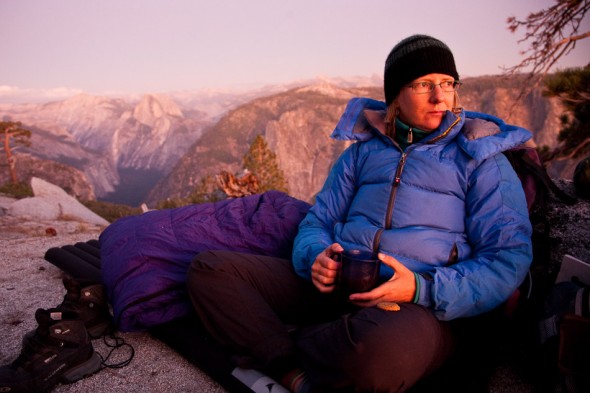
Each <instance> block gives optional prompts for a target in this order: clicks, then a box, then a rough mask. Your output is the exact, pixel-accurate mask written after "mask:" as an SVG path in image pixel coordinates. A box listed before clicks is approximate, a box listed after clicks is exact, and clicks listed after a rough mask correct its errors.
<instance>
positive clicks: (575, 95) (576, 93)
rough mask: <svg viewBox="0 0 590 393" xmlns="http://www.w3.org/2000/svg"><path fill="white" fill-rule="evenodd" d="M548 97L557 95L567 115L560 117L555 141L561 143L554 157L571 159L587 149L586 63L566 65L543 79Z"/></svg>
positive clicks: (589, 101)
mask: <svg viewBox="0 0 590 393" xmlns="http://www.w3.org/2000/svg"><path fill="white" fill-rule="evenodd" d="M545 87H546V91H545V92H544V94H545V95H546V96H549V97H558V98H559V99H560V100H561V102H562V104H563V105H564V107H565V108H566V109H567V110H568V112H569V114H568V115H563V116H562V117H561V123H562V129H561V130H560V132H559V136H558V140H559V141H560V142H561V146H560V147H558V148H557V149H556V151H555V152H554V154H555V156H556V157H555V158H562V159H563V158H574V157H579V156H581V155H582V154H587V153H588V152H590V66H586V67H584V68H570V69H566V70H563V71H560V72H557V73H555V74H554V75H551V76H550V77H548V78H547V79H546V80H545Z"/></svg>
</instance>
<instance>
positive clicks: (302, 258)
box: [293, 143, 358, 280]
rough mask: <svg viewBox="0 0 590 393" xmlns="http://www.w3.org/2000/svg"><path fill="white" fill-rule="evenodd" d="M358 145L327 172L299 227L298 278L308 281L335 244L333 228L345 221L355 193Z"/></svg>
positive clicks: (296, 248) (295, 258)
mask: <svg viewBox="0 0 590 393" xmlns="http://www.w3.org/2000/svg"><path fill="white" fill-rule="evenodd" d="M357 155H358V143H355V144H353V145H351V146H349V147H348V149H346V150H345V151H344V152H343V153H342V154H341V155H340V157H339V158H338V160H337V161H336V163H335V164H334V166H333V167H332V170H331V171H330V173H329V175H328V178H327V179H326V182H325V183H324V186H323V188H322V190H321V191H320V192H319V193H318V194H317V196H316V201H315V204H314V206H313V207H312V208H311V209H310V210H309V212H308V213H307V215H306V216H305V218H304V219H303V221H302V222H301V223H300V224H299V231H298V233H297V236H296V237H295V242H294V245H293V266H294V268H295V271H296V272H297V274H299V275H300V276H302V277H304V278H306V279H308V280H311V265H312V264H313V262H314V261H315V259H316V257H317V256H318V255H319V254H320V253H321V252H322V251H324V250H325V249H326V247H328V246H329V245H331V244H332V243H334V231H333V229H334V225H335V224H336V223H337V222H341V221H343V220H344V219H345V217H346V215H347V212H348V208H349V206H350V204H351V201H352V199H353V197H354V193H355V162H356V156H357Z"/></svg>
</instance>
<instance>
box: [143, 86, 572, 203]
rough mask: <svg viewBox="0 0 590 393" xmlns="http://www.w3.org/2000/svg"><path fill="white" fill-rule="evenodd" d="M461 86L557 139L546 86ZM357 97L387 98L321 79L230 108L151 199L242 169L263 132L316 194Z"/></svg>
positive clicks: (541, 139)
mask: <svg viewBox="0 0 590 393" xmlns="http://www.w3.org/2000/svg"><path fill="white" fill-rule="evenodd" d="M464 82H465V84H464V87H463V88H462V90H461V91H460V97H461V103H462V105H463V106H464V107H465V108H466V109H468V110H474V111H483V112H486V113H489V114H492V115H496V116H498V117H501V118H503V119H508V120H507V122H509V123H513V124H518V125H520V126H522V127H525V128H527V129H529V130H531V131H532V132H533V133H534V140H535V142H536V143H537V144H538V145H548V146H555V144H556V140H557V132H558V130H559V116H560V115H561V113H562V109H561V107H560V106H559V104H558V101H557V100H555V99H548V98H546V97H543V96H542V95H541V93H540V91H535V92H533V93H532V94H530V95H528V96H527V97H525V98H524V99H523V100H521V101H519V102H518V103H517V105H516V106H515V107H514V108H513V107H512V102H514V101H515V99H516V97H517V94H518V91H517V89H516V88H515V87H514V86H513V85H511V83H510V82H509V81H506V80H505V79H503V78H501V77H495V76H490V77H481V78H469V79H466V80H465V81H464ZM354 96H366V97H372V98H375V99H383V95H382V87H381V86H378V87H367V88H343V87H337V86H335V85H332V84H329V83H320V84H315V85H310V86H305V87H299V88H294V89H291V90H289V91H286V92H282V93H278V94H274V95H271V96H267V97H262V98H258V99H255V100H253V101H251V102H248V103H246V104H244V105H241V106H239V107H237V108H236V109H234V110H231V111H230V112H228V113H227V114H226V115H225V116H223V117H222V118H220V119H219V121H218V122H217V123H216V124H215V125H213V126H211V127H210V128H208V129H207V130H206V131H205V133H204V134H203V136H202V137H201V139H200V140H199V141H198V142H197V143H196V144H195V145H194V146H192V147H191V149H190V150H189V151H188V152H187V153H186V154H185V156H184V157H182V159H181V160H180V161H179V162H178V164H177V165H176V167H175V168H174V169H173V170H172V172H171V173H170V174H169V175H168V176H167V177H165V178H163V179H162V180H161V181H160V182H159V183H158V184H157V185H156V186H155V187H154V189H153V190H152V191H151V192H150V194H149V196H148V199H147V202H148V204H150V205H154V204H156V203H157V202H158V201H160V200H164V199H167V198H179V197H186V196H188V195H189V194H190V192H191V191H192V190H193V189H194V187H195V186H196V185H197V184H198V182H199V180H200V179H201V178H202V177H203V176H206V175H215V174H217V173H219V172H221V171H222V170H226V171H229V172H234V173H238V172H240V171H241V163H242V157H243V156H244V154H245V153H246V152H247V150H248V147H249V144H250V143H251V142H252V140H253V139H254V137H255V136H256V135H257V134H261V135H263V136H264V137H265V139H266V140H267V142H268V145H269V148H270V149H271V150H273V151H274V152H275V153H276V154H277V157H278V160H279V165H280V167H281V169H282V170H283V171H284V172H285V175H286V178H287V181H288V185H289V191H290V194H291V195H292V196H294V197H296V198H300V199H303V200H306V201H311V200H312V199H313V196H314V195H315V194H316V193H317V192H318V191H319V190H320V188H321V186H322V184H323V182H324V181H325V179H326V177H327V174H328V171H329V168H330V167H331V166H332V164H333V162H334V160H335V159H336V157H337V156H338V155H339V154H340V153H341V152H342V151H343V150H344V149H345V148H346V147H347V146H348V144H347V143H344V142H337V141H333V140H331V139H330V138H329V135H330V134H331V132H332V130H333V129H334V127H335V125H336V123H337V121H338V119H339V117H340V115H341V114H342V112H343V110H344V107H345V105H346V103H347V102H348V100H349V99H350V98H351V97H354Z"/></svg>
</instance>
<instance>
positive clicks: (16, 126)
mask: <svg viewBox="0 0 590 393" xmlns="http://www.w3.org/2000/svg"><path fill="white" fill-rule="evenodd" d="M0 134H1V135H2V139H3V145H2V147H3V150H4V152H5V154H6V162H7V164H8V170H9V171H10V180H11V182H12V184H16V183H17V182H18V180H17V178H16V158H15V157H14V154H13V150H14V149H15V148H16V147H18V146H29V145H30V144H31V131H29V130H27V129H25V128H23V127H22V123H21V122H20V121H18V122H13V121H0Z"/></svg>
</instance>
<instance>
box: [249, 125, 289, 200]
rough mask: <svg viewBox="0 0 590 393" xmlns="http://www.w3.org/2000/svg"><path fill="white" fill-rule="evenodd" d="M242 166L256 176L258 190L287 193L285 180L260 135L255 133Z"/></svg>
mask: <svg viewBox="0 0 590 393" xmlns="http://www.w3.org/2000/svg"><path fill="white" fill-rule="evenodd" d="M243 168H244V169H245V170H247V171H249V172H251V173H252V174H254V176H256V178H257V179H258V182H259V183H258V184H259V192H265V191H269V190H278V191H283V192H285V193H288V192H289V191H288V185H287V180H286V179H285V175H284V174H283V171H282V170H281V168H279V164H278V162H277V157H276V154H275V153H273V152H272V151H271V150H270V149H269V148H268V145H267V143H266V141H265V140H264V137H263V136H262V135H257V136H256V138H255V139H254V141H253V142H252V144H250V149H249V150H248V153H246V154H245V155H244V158H243Z"/></svg>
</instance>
